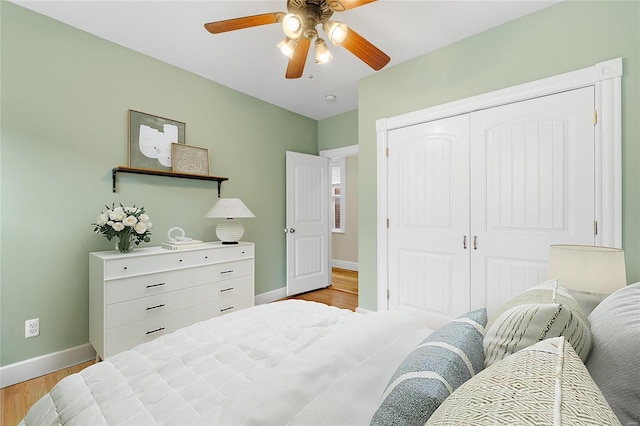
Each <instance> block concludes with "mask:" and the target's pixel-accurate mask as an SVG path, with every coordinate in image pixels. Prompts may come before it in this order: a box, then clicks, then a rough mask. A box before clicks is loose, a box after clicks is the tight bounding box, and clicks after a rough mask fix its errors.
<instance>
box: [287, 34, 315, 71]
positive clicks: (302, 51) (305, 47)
mask: <svg viewBox="0 0 640 426" xmlns="http://www.w3.org/2000/svg"><path fill="white" fill-rule="evenodd" d="M310 45H311V40H310V39H308V38H301V39H300V40H298V45H297V46H296V50H294V52H293V58H291V59H290V60H289V65H287V72H286V74H285V77H286V78H300V77H302V72H303V71H304V64H305V63H306V62H307V54H308V53H309V46H310Z"/></svg>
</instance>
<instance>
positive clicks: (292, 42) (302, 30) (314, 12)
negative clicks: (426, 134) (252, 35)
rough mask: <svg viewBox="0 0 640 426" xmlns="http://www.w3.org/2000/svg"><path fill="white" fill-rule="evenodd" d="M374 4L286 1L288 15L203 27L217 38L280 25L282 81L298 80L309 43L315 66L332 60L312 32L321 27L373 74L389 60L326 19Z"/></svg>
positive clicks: (361, 0)
mask: <svg viewBox="0 0 640 426" xmlns="http://www.w3.org/2000/svg"><path fill="white" fill-rule="evenodd" d="M374 1H376V0H287V11H288V13H285V12H272V13H263V14H261V15H253V16H245V17H242V18H234V19H227V20H224V21H216V22H209V23H208V24H205V25H204V27H205V28H206V29H207V31H209V32H210V33H212V34H219V33H224V32H227V31H234V30H240V29H243V28H250V27H257V26H260V25H268V24H276V23H280V24H282V29H283V30H284V33H285V36H286V37H285V39H284V40H283V41H282V42H280V44H278V47H279V48H280V50H281V51H282V53H284V54H285V55H286V56H288V57H289V64H288V65H287V71H286V73H285V77H286V78H299V77H301V76H302V73H303V71H304V65H305V62H306V59H307V54H308V52H309V47H310V45H311V41H312V40H313V39H315V61H316V63H326V62H328V61H330V60H331V58H332V55H331V52H330V51H329V49H328V48H327V44H326V43H325V41H324V39H322V38H321V37H320V36H319V35H318V31H317V30H316V27H317V26H318V25H322V28H323V30H324V32H325V33H326V35H327V37H328V38H329V40H330V41H331V43H332V44H333V45H334V46H342V47H344V48H345V49H347V50H348V51H349V52H351V53H353V54H354V55H355V56H357V57H358V58H360V59H361V60H362V61H363V62H365V63H366V64H367V65H369V66H370V67H371V68H373V69H374V70H376V71H377V70H380V69H382V68H383V67H384V66H385V65H387V64H388V63H389V61H390V60H391V58H389V56H387V54H385V53H384V52H383V51H382V50H380V49H378V48H377V47H376V46H374V45H373V44H371V43H370V42H369V41H368V40H366V39H365V38H364V37H362V36H361V35H360V34H358V33H357V32H355V31H354V30H353V29H351V28H349V27H348V26H347V25H345V24H343V23H342V22H339V21H332V20H331V19H330V18H331V16H332V15H333V13H334V12H342V11H345V10H349V9H353V8H355V7H358V6H363V5H365V4H368V3H373V2H374Z"/></svg>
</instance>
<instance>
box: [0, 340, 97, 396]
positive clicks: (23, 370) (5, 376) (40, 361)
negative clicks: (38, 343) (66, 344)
mask: <svg viewBox="0 0 640 426" xmlns="http://www.w3.org/2000/svg"><path fill="white" fill-rule="evenodd" d="M95 357H96V351H94V350H93V346H91V345H90V344H89V343H85V344H84V345H80V346H76V347H75V348H69V349H65V350H63V351H59V352H54V353H50V354H47V355H42V356H39V357H36V358H31V359H26V360H24V361H20V362H16V363H15V364H9V365H5V366H3V367H0V388H5V387H7V386H11V385H15V384H16V383H20V382H24V381H26V380H31V379H33V378H36V377H40V376H43V375H45V374H49V373H53V372H54V371H58V370H62V369H63V368H67V367H71V366H73V365H77V364H81V363H83V362H85V361H89V360H90V359H95Z"/></svg>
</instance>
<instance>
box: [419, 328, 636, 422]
mask: <svg viewBox="0 0 640 426" xmlns="http://www.w3.org/2000/svg"><path fill="white" fill-rule="evenodd" d="M630 424H631V423H630ZM436 425H437V426H458V425H474V426H484V425H488V426H493V425H581V426H587V425H593V426H601V425H607V426H614V425H618V426H619V425H620V422H619V421H618V419H617V418H616V416H615V415H614V414H613V412H612V411H611V407H609V405H608V404H607V400H606V399H605V398H604V396H603V395H602V393H601V392H600V390H599V389H598V386H596V384H595V383H594V382H593V380H592V379H591V376H590V375H589V373H588V371H587V369H586V367H585V366H584V364H583V363H582V361H581V360H580V358H578V356H577V355H576V353H575V351H574V350H573V349H572V348H571V345H570V344H569V343H567V342H566V341H565V338H564V337H556V338H553V339H547V340H544V341H542V342H539V343H536V344H535V345H533V346H530V347H528V348H525V349H523V350H521V351H520V352H518V353H516V354H514V355H513V356H510V357H508V358H506V359H504V360H503V361H500V362H498V363H496V364H494V365H492V366H491V367H487V368H485V369H484V370H483V371H482V372H480V374H478V375H477V376H476V377H474V378H473V379H471V380H469V381H467V382H466V383H465V384H464V385H462V386H460V389H458V390H457V391H456V392H455V393H454V394H453V395H451V396H450V397H449V398H447V400H446V401H444V402H443V403H442V404H441V405H440V407H439V408H438V409H437V410H436V412H435V413H433V415H432V416H431V418H430V419H429V421H428V422H427V426H436Z"/></svg>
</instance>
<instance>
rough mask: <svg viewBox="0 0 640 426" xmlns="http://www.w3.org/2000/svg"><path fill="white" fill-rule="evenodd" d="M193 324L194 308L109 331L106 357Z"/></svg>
mask: <svg viewBox="0 0 640 426" xmlns="http://www.w3.org/2000/svg"><path fill="white" fill-rule="evenodd" d="M192 323H193V308H192V307H190V308H187V309H182V310H180V311H176V312H171V313H169V314H166V315H162V316H159V317H156V318H150V319H147V320H144V321H138V322H135V323H131V324H127V325H123V326H121V327H115V328H111V329H108V330H107V339H106V340H107V345H106V350H105V354H104V357H108V356H111V355H115V354H117V353H118V352H122V351H124V350H127V349H131V348H133V347H134V346H136V345H139V344H140V343H144V342H148V341H151V340H153V339H155V338H156V337H159V336H162V335H164V334H167V333H171V332H172V331H175V330H177V329H179V328H182V327H186V326H188V325H190V324H192Z"/></svg>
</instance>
